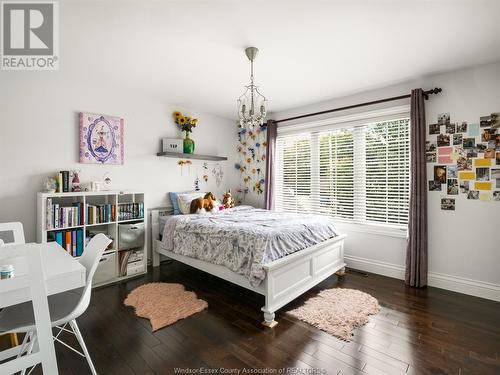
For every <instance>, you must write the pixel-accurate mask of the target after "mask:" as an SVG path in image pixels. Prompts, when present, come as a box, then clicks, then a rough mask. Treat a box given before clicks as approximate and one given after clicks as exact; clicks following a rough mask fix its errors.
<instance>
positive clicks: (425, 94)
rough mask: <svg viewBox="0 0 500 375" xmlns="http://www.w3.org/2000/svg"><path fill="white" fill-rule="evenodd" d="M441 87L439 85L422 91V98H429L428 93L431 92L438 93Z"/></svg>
mask: <svg viewBox="0 0 500 375" xmlns="http://www.w3.org/2000/svg"><path fill="white" fill-rule="evenodd" d="M441 91H443V89H442V88H441V87H434V88H433V89H431V90H429V91H424V98H425V100H428V99H429V95H431V94H439V93H440V92H441Z"/></svg>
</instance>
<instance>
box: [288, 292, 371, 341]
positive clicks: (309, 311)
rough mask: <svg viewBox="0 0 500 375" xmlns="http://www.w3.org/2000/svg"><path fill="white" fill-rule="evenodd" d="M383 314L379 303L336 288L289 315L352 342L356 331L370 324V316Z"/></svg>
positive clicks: (363, 294)
mask: <svg viewBox="0 0 500 375" xmlns="http://www.w3.org/2000/svg"><path fill="white" fill-rule="evenodd" d="M379 311H380V306H379V304H378V301H377V300H376V299H375V298H373V297H372V296H370V295H369V294H367V293H363V292H360V291H359V290H354V289H342V288H333V289H327V290H323V291H321V292H320V293H319V294H318V295H317V296H315V297H312V298H309V299H308V300H307V301H306V302H305V303H304V304H303V305H302V306H300V307H298V308H296V309H294V310H291V311H289V313H290V314H291V315H292V316H294V317H296V318H298V319H300V320H302V321H304V322H306V323H309V324H311V325H313V326H315V327H317V328H319V329H321V330H323V331H325V332H328V333H330V334H332V335H333V336H336V337H338V338H339V339H342V340H346V341H349V339H350V338H351V336H352V335H353V332H352V331H353V330H354V328H356V327H360V326H362V325H364V324H366V323H367V322H368V315H373V314H376V313H378V312H379Z"/></svg>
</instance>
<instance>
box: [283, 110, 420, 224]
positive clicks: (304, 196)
mask: <svg viewBox="0 0 500 375" xmlns="http://www.w3.org/2000/svg"><path fill="white" fill-rule="evenodd" d="M392 117H394V116H392ZM284 129H285V130H286V127H284ZM296 129H299V131H302V133H300V132H297V131H295V132H293V131H292V132H288V133H287V132H285V133H284V134H282V133H280V132H279V133H278V138H277V142H276V151H277V152H276V154H277V155H276V156H277V158H276V161H277V169H276V189H275V194H276V196H275V198H276V209H278V210H282V211H291V212H306V213H318V214H323V215H328V216H331V217H334V218H339V219H342V220H346V221H351V222H356V223H372V224H382V225H390V226H395V227H403V226H406V225H407V223H408V203H409V190H410V150H409V149H410V144H409V143H410V134H409V133H410V131H409V119H408V117H407V116H404V117H402V118H401V116H399V118H394V119H392V118H390V119H388V120H384V119H379V118H377V120H376V121H369V120H364V121H362V122H361V121H358V122H357V123H356V122H355V123H353V122H352V121H351V122H350V123H349V126H346V125H345V124H337V126H335V125H332V124H330V125H328V124H322V125H321V126H318V127H313V128H312V129H310V130H309V131H304V128H302V129H300V127H298V128H297V127H296ZM306 129H307V127H306Z"/></svg>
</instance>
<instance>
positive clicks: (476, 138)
mask: <svg viewBox="0 0 500 375" xmlns="http://www.w3.org/2000/svg"><path fill="white" fill-rule="evenodd" d="M425 151H426V155H425V156H426V160H427V162H428V163H433V164H434V165H433V169H432V179H431V180H430V181H429V191H439V192H441V194H443V195H446V196H445V197H442V198H441V209H442V210H447V211H454V210H455V207H456V198H457V196H460V195H462V196H464V197H465V198H466V199H470V200H482V201H492V200H493V201H499V202H500V113H492V114H491V115H488V116H481V117H480V118H479V123H468V122H465V121H463V122H457V123H455V122H451V119H450V114H449V113H441V114H439V115H438V121H437V123H435V124H430V125H429V137H428V140H427V142H426V147H425Z"/></svg>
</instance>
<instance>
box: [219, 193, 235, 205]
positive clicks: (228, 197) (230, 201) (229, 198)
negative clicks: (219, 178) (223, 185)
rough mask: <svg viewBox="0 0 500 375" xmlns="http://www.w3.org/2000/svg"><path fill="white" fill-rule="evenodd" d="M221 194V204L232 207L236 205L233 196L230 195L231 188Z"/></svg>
mask: <svg viewBox="0 0 500 375" xmlns="http://www.w3.org/2000/svg"><path fill="white" fill-rule="evenodd" d="M222 196H223V199H222V204H223V205H224V207H225V208H233V207H234V206H235V205H236V203H235V202H234V199H233V196H232V195H231V190H229V191H228V192H227V193H224V194H223V195H222Z"/></svg>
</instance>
